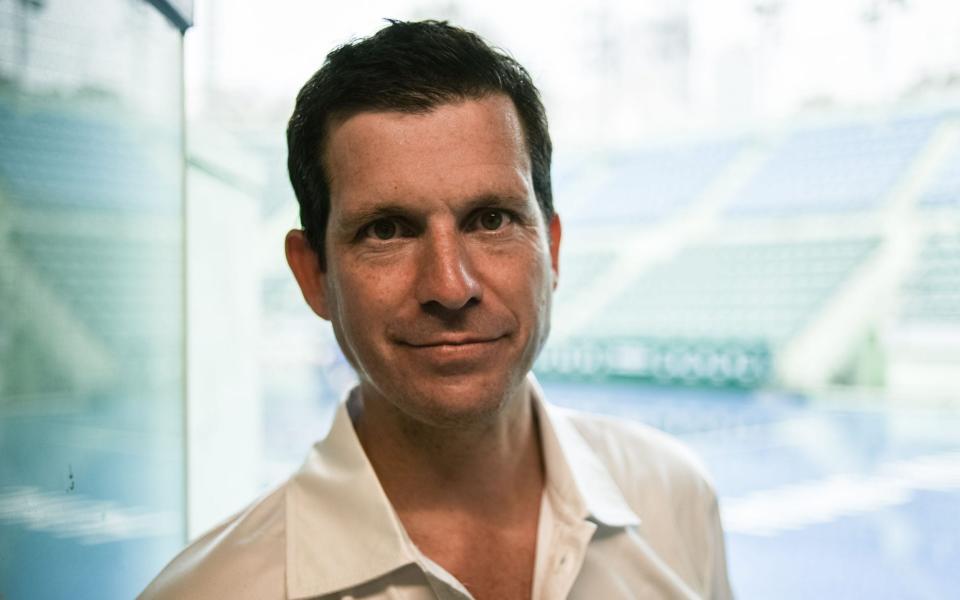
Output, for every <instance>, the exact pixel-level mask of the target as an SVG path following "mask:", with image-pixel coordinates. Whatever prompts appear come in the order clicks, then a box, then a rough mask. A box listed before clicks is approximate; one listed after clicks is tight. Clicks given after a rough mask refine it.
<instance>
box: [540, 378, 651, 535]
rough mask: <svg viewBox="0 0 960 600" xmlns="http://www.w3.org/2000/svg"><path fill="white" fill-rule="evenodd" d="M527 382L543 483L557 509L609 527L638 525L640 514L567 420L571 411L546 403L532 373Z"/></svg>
mask: <svg viewBox="0 0 960 600" xmlns="http://www.w3.org/2000/svg"><path fill="white" fill-rule="evenodd" d="M529 384H530V390H531V397H532V398H533V404H534V408H535V410H536V414H537V418H538V420H539V425H540V444H541V451H542V452H543V459H544V464H545V465H546V468H547V487H548V488H552V489H553V491H554V492H555V495H554V497H555V498H557V499H559V500H560V505H559V506H558V509H559V510H562V511H565V512H569V513H572V514H571V516H574V517H576V518H579V519H584V518H587V519H590V520H593V521H596V522H597V523H600V524H603V525H606V526H609V527H627V526H631V525H639V524H640V518H639V517H638V516H637V514H636V513H635V512H634V511H633V509H632V508H630V506H629V505H628V504H627V501H626V498H624V496H623V492H622V491H621V490H620V487H619V486H618V485H617V483H616V481H614V479H613V476H612V475H611V474H610V471H609V470H608V469H607V467H606V465H604V464H603V462H602V461H601V460H600V457H598V456H597V453H596V452H595V451H594V450H593V448H591V447H590V445H589V444H588V443H587V441H586V440H585V439H584V438H583V435H581V433H580V432H579V431H578V430H577V428H576V425H575V424H574V423H573V421H572V420H571V416H572V415H571V411H568V410H565V409H562V408H559V407H556V406H553V405H551V404H549V403H547V402H546V401H545V400H544V396H543V389H542V388H541V387H540V385H539V383H538V382H537V380H536V379H535V378H534V377H533V375H531V376H530V377H529Z"/></svg>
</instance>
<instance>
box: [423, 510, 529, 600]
mask: <svg viewBox="0 0 960 600" xmlns="http://www.w3.org/2000/svg"><path fill="white" fill-rule="evenodd" d="M410 529H413V530H412V531H411V530H410ZM408 533H409V534H410V536H411V539H412V540H413V542H414V543H415V544H416V545H417V547H418V548H419V549H420V551H421V552H423V553H424V554H426V555H427V556H428V557H429V558H430V559H431V560H433V561H434V562H436V563H437V564H439V565H440V566H441V567H443V568H444V569H445V570H446V571H447V572H449V573H450V574H451V575H453V576H454V577H456V578H457V580H458V581H459V582H460V583H462V584H463V585H464V586H465V587H466V588H467V589H468V590H469V591H470V593H471V594H472V595H473V597H474V598H476V600H488V599H491V600H492V599H496V600H499V599H503V600H511V599H522V600H526V599H528V598H530V595H531V591H532V588H533V577H534V566H535V561H536V550H537V521H536V519H532V520H531V521H529V522H527V523H518V524H516V525H513V526H500V527H497V526H491V525H489V524H482V523H480V524H477V523H462V522H461V523H459V524H449V523H448V524H444V525H439V526H435V527H432V528H430V527H429V526H425V527H424V529H422V530H421V529H420V528H419V527H413V528H409V527H408Z"/></svg>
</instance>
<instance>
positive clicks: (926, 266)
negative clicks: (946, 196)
mask: <svg viewBox="0 0 960 600" xmlns="http://www.w3.org/2000/svg"><path fill="white" fill-rule="evenodd" d="M901 293H902V306H901V311H900V320H901V322H903V323H924V324H937V323H944V324H945V323H950V324H953V325H955V326H956V325H960V234H953V235H949V234H934V235H931V236H930V237H928V238H927V239H926V240H925V242H924V245H923V248H922V250H921V251H920V255H919V257H918V258H917V260H916V262H915V263H914V266H913V269H912V271H911V273H910V275H909V276H908V277H907V279H906V281H905V282H904V285H903V288H902V290H901Z"/></svg>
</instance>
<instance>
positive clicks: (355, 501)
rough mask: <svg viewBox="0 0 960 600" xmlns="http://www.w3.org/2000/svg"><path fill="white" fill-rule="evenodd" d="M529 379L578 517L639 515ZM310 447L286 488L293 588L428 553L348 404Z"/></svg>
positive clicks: (550, 471)
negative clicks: (402, 515)
mask: <svg viewBox="0 0 960 600" xmlns="http://www.w3.org/2000/svg"><path fill="white" fill-rule="evenodd" d="M528 386H529V389H530V391H531V394H530V395H531V398H532V400H533V403H534V407H535V411H536V415H537V418H538V422H539V427H540V438H541V444H542V446H541V447H542V451H543V456H544V463H545V465H546V469H547V487H548V488H550V489H552V491H553V492H554V493H555V497H556V498H559V499H561V500H562V504H561V506H560V508H561V510H563V511H564V512H567V513H568V514H569V516H570V517H572V518H576V519H586V518H589V519H592V520H595V521H597V522H599V523H602V524H604V525H608V526H612V527H618V526H626V525H634V524H638V523H639V518H637V516H636V514H635V513H634V512H633V511H632V510H631V509H630V507H629V506H628V505H627V503H626V500H625V499H624V497H623V494H622V492H621V491H620V489H619V487H618V486H617V484H616V483H615V482H614V480H613V478H612V477H611V475H610V473H609V471H608V470H607V469H606V467H605V466H604V465H603V463H602V462H601V461H600V460H599V458H598V457H597V456H596V454H595V453H594V451H593V450H592V449H591V448H590V447H589V445H588V444H587V442H586V440H584V438H583V437H582V435H581V434H580V432H579V431H577V429H576V427H575V426H574V424H573V423H572V422H570V419H569V413H568V412H567V411H564V410H563V409H558V408H555V407H552V406H549V405H547V404H546V402H544V399H543V391H542V390H541V388H540V386H539V385H538V384H537V382H536V380H535V379H534V378H533V376H532V375H531V376H530V377H529V381H528ZM356 393H357V389H356V388H355V389H354V390H353V391H351V392H350V394H349V396H348V398H347V401H346V402H344V403H341V404H340V406H339V407H338V408H337V411H336V414H335V416H334V419H333V425H332V427H331V429H330V433H328V434H327V437H326V438H324V439H323V440H322V441H320V442H318V443H317V444H316V445H315V446H314V447H313V449H312V450H311V452H310V454H309V456H308V457H307V460H306V461H305V462H304V464H303V466H302V467H301V468H300V470H299V471H298V472H297V473H296V474H295V475H294V476H293V478H292V479H291V481H290V484H289V486H288V489H287V494H286V551H287V556H286V560H287V593H288V594H289V596H290V597H291V598H308V597H313V596H320V595H324V594H329V593H332V592H336V591H340V590H344V589H347V588H350V587H354V586H357V585H359V584H361V583H364V582H367V581H371V580H373V579H376V578H378V577H381V576H383V575H386V574H387V573H390V572H392V571H395V570H397V569H399V568H400V567H403V566H405V565H409V564H412V563H416V562H419V557H420V556H421V555H420V553H419V552H418V551H417V549H416V548H415V547H414V545H413V543H412V542H411V540H410V538H409V537H408V536H407V534H406V531H405V530H404V528H403V525H402V524H401V523H400V519H399V517H398V516H397V514H396V512H395V511H394V509H393V507H392V506H391V505H390V501H389V500H388V499H387V496H386V494H385V493H384V491H383V488H382V487H381V486H380V482H379V480H378V479H377V476H376V473H375V472H374V470H373V467H372V466H371V464H370V461H369V460H368V459H367V456H366V454H365V453H364V451H363V447H362V446H361V445H360V440H359V439H358V438H357V434H356V430H355V429H354V427H353V422H352V420H351V417H350V413H349V410H348V404H349V403H350V401H351V399H352V398H353V397H354V396H355V395H356Z"/></svg>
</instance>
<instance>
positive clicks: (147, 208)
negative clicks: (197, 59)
mask: <svg viewBox="0 0 960 600" xmlns="http://www.w3.org/2000/svg"><path fill="white" fill-rule="evenodd" d="M181 45H182V37H181V35H180V34H179V32H178V31H177V30H176V29H175V28H173V27H172V26H171V25H170V24H169V23H168V21H167V20H166V19H165V18H164V17H163V16H161V15H160V14H159V13H158V12H157V11H156V10H155V9H154V8H153V7H152V6H150V5H149V4H147V3H145V2H114V1H107V0H101V1H96V2H83V3H77V2H70V1H68V0H49V1H44V2H3V3H0V306H2V309H0V457H2V460H0V596H2V597H5V598H68V597H69V598H121V597H126V598H129V597H133V596H134V595H135V594H136V593H137V592H139V591H140V589H142V588H143V586H144V585H145V584H146V582H147V581H148V580H149V579H150V577H152V575H153V574H154V573H155V572H156V571H157V570H158V569H159V568H160V567H161V566H162V565H163V563H164V562H165V561H166V560H167V559H168V558H169V556H170V554H171V553H172V552H174V551H175V550H176V549H177V548H179V547H180V545H181V544H182V542H183V540H184V538H185V530H184V520H183V514H184V511H183V506H184V486H183V481H184V460H183V457H184V453H183V444H184V440H183V420H184V419H183V397H184V368H183V364H184V358H183V357H184V352H183V349H184V319H183V281H184V277H183V233H182V229H183V225H182V223H183V193H182V188H183V151H182V145H183V143H182V127H181V122H182V93H181V90H182V67H181V61H182V52H181Z"/></svg>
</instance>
